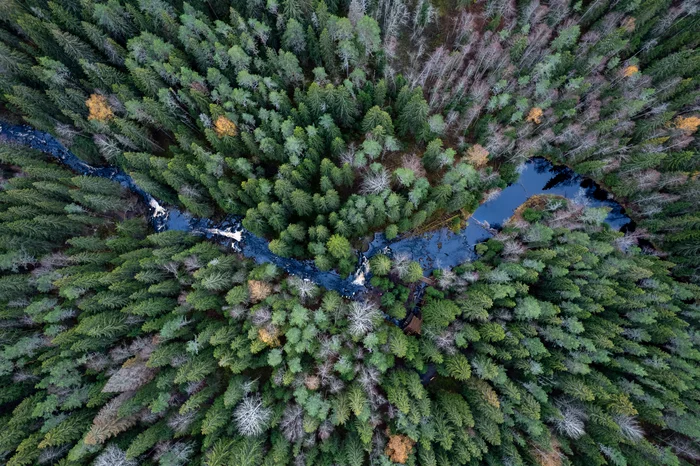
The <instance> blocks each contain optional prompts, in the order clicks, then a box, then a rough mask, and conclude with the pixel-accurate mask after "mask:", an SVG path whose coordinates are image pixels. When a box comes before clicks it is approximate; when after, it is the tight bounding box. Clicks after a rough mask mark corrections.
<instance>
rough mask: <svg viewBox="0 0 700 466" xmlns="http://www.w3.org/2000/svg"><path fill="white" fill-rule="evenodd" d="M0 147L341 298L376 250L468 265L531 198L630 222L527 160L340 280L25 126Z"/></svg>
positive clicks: (559, 174) (596, 190)
mask: <svg viewBox="0 0 700 466" xmlns="http://www.w3.org/2000/svg"><path fill="white" fill-rule="evenodd" d="M0 143H10V144H18V145H23V146H27V147H30V148H32V149H38V150H40V151H42V152H45V153H47V154H49V155H51V156H53V157H54V158H55V159H57V160H58V161H59V162H61V163H62V164H64V165H66V166H67V167H68V168H70V169H71V170H73V171H75V172H77V173H79V174H81V175H88V176H99V177H102V178H109V179H112V180H114V181H117V182H119V183H120V184H121V185H122V186H124V187H125V188H126V189H129V190H130V191H132V192H134V193H135V194H137V195H138V196H139V197H140V198H141V199H142V200H143V201H144V202H145V203H146V204H147V205H148V206H149V209H150V212H151V216H152V225H153V228H154V229H155V230H156V231H166V230H182V231H190V232H193V233H196V234H203V235H205V236H207V237H208V238H211V239H215V240H217V241H219V242H220V243H222V244H225V245H226V246H230V247H231V248H233V249H234V250H235V251H238V252H241V253H242V254H244V255H245V256H247V257H250V258H251V259H254V260H255V261H256V262H258V263H263V262H270V263H273V264H275V265H277V266H278V267H281V268H283V269H284V270H286V271H287V272H288V273H290V274H293V275H297V276H300V277H302V278H305V279H308V280H312V281H314V282H315V283H317V284H318V285H320V286H322V287H324V288H326V289H331V290H336V291H338V292H339V293H341V294H342V295H344V296H347V297H352V296H354V295H357V294H358V293H360V292H362V291H364V290H365V289H366V288H365V280H366V278H367V277H366V276H367V273H368V265H367V260H368V258H370V257H372V256H373V255H374V254H377V253H378V252H381V251H390V252H391V253H393V254H402V255H404V256H407V257H408V258H410V259H411V260H415V261H418V262H419V263H420V264H421V266H422V267H423V269H424V270H426V271H427V272H429V271H430V270H432V269H435V268H443V267H453V266H456V265H459V264H461V263H463V262H465V261H466V260H469V259H471V258H474V257H475V253H474V246H475V245H476V244H477V243H478V242H480V241H483V240H485V239H488V238H489V237H490V236H491V235H492V233H491V232H490V228H488V226H490V227H498V226H499V225H500V224H501V223H502V222H503V221H505V220H506V219H507V218H509V217H510V216H511V215H512V214H513V212H514V211H515V209H517V208H518V207H519V206H520V205H521V204H522V203H523V202H525V201H526V200H527V199H528V198H530V197H531V196H534V195H537V194H555V195H560V196H563V197H566V198H567V199H571V200H574V201H576V202H579V203H585V204H586V205H588V206H590V207H610V208H611V211H610V213H609V214H608V217H607V219H606V222H607V223H608V224H610V226H611V227H613V228H615V229H620V228H622V227H623V226H625V225H627V224H628V223H629V222H630V221H631V220H630V219H629V217H627V216H626V215H625V214H624V209H623V208H622V206H621V205H620V204H618V203H617V202H615V201H613V200H611V199H610V196H609V194H608V193H607V192H606V191H604V190H602V189H600V187H598V186H597V185H596V184H595V183H593V182H592V181H591V180H590V179H586V178H583V177H581V176H579V175H577V174H575V173H574V172H573V171H572V170H570V169H568V168H566V167H555V166H553V165H552V164H551V163H549V162H548V161H546V160H545V159H543V158H534V159H532V160H530V161H528V162H527V163H526V164H525V165H524V166H523V167H522V170H521V174H520V178H519V180H518V182H517V183H514V184H512V185H510V186H508V187H507V188H505V189H504V190H503V191H502V192H501V193H500V194H499V196H498V197H497V198H495V199H493V200H490V201H488V202H485V203H483V204H481V205H480V206H479V208H478V209H477V210H476V211H475V212H474V213H473V214H472V216H471V218H470V219H469V222H468V225H467V226H466V228H464V229H462V230H461V231H459V232H457V233H454V232H452V231H450V230H449V229H447V228H442V229H439V230H436V231H431V232H428V233H426V234H422V235H416V236H408V237H399V238H397V239H394V240H387V239H386V238H385V237H384V235H383V234H381V233H378V234H376V235H375V237H374V240H373V241H372V242H371V243H370V245H369V249H368V250H367V251H366V252H364V253H360V261H359V264H358V268H357V270H356V272H355V273H354V274H351V275H350V276H349V277H348V278H343V277H341V276H340V275H339V274H338V273H336V272H333V271H329V272H325V271H321V270H319V269H318V268H316V267H315V266H314V263H313V261H311V260H298V259H291V258H285V257H280V256H278V255H275V254H273V253H272V252H271V251H270V250H269V248H268V241H267V240H266V239H264V238H260V237H258V236H255V235H253V234H252V233H250V232H248V231H247V230H246V229H245V228H243V226H242V225H241V218H240V217H237V216H229V217H227V218H226V219H224V220H223V221H221V222H215V221H213V220H210V219H205V218H195V217H192V216H191V215H189V214H188V213H186V212H183V211H181V210H179V209H178V208H177V207H175V206H166V205H163V204H161V203H160V202H158V200H157V199H155V198H154V197H153V196H151V195H150V194H148V193H147V192H145V191H144V190H143V189H141V188H140V187H139V186H138V185H137V184H136V183H135V182H134V180H133V179H132V178H131V176H129V175H128V174H126V173H124V172H123V171H121V170H120V169H118V168H115V167H93V166H91V165H88V164H86V163H85V162H83V161H82V160H80V159H79V158H78V157H77V156H76V155H75V154H73V153H72V152H70V151H69V150H68V149H67V148H65V147H64V146H63V145H62V144H61V143H60V142H59V141H58V140H56V139H55V138H54V137H53V136H51V135H50V134H48V133H44V132H42V131H38V130H35V129H33V128H31V127H29V126H26V125H10V124H5V123H2V122H0Z"/></svg>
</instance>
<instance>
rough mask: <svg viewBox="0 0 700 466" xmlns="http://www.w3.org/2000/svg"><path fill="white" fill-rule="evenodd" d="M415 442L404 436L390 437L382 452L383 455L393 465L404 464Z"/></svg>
mask: <svg viewBox="0 0 700 466" xmlns="http://www.w3.org/2000/svg"><path fill="white" fill-rule="evenodd" d="M415 443H416V442H414V441H413V440H411V439H410V438H409V437H407V436H405V435H400V434H397V435H390V436H389V443H388V444H387V446H386V449H385V450H384V453H386V455H387V456H388V457H389V459H390V460H391V461H393V462H394V463H400V464H405V463H406V460H408V455H409V454H410V453H411V451H412V450H413V445H414V444H415Z"/></svg>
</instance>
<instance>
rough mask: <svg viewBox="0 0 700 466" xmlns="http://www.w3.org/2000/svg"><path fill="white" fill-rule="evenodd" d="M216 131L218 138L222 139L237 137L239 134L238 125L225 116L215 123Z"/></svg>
mask: <svg viewBox="0 0 700 466" xmlns="http://www.w3.org/2000/svg"><path fill="white" fill-rule="evenodd" d="M214 131H216V134H217V136H219V137H220V138H222V137H224V136H235V135H237V134H238V128H237V127H236V124H235V123H234V122H232V121H231V120H229V119H228V118H226V117H225V116H223V115H221V116H219V118H217V119H216V122H215V123H214Z"/></svg>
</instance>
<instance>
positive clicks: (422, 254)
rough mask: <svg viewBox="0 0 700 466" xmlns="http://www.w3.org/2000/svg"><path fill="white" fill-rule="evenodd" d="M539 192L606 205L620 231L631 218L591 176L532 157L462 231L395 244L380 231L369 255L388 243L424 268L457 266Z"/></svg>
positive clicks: (611, 221)
mask: <svg viewBox="0 0 700 466" xmlns="http://www.w3.org/2000/svg"><path fill="white" fill-rule="evenodd" d="M536 194H557V195H560V196H563V197H566V198H567V199H572V200H575V201H576V202H578V203H583V204H585V205H587V206H589V207H608V208H610V209H611V210H610V213H609V214H608V217H607V218H606V219H605V221H606V223H608V224H609V225H610V226H611V227H612V228H614V229H616V230H619V229H621V228H622V227H623V226H625V225H627V224H629V223H630V222H631V220H630V218H629V217H627V216H626V215H625V214H624V209H623V208H622V206H621V205H620V204H618V203H617V202H615V201H613V200H612V199H610V198H609V195H608V193H607V191H604V190H602V189H600V188H599V187H598V186H597V185H596V184H595V183H593V182H592V181H591V180H590V179H586V178H583V177H581V176H579V175H577V174H575V173H574V172H573V171H572V170H571V169H569V168H566V167H555V166H553V165H552V164H551V163H549V162H548V161H547V160H545V159H543V158H534V159H531V160H529V161H528V162H527V163H526V164H525V166H524V167H523V170H522V172H521V174H520V178H519V180H518V182H517V183H514V184H513V185H511V186H508V187H507V188H506V189H504V190H503V191H502V192H501V193H500V195H499V196H498V197H497V198H496V199H494V200H491V201H489V202H486V203H484V204H482V205H481V206H479V208H478V209H477V210H476V211H475V212H474V214H473V215H472V217H471V218H470V219H469V223H468V225H467V227H466V228H464V229H462V230H461V231H460V232H459V233H453V232H452V231H450V230H449V229H447V228H443V229H441V230H438V231H432V232H429V233H426V234H424V235H420V236H414V237H409V238H404V239H399V240H398V241H394V242H391V243H389V242H387V241H386V239H385V238H384V235H383V234H377V235H376V236H375V239H374V241H372V243H371V244H370V247H369V249H368V251H367V253H366V254H367V255H368V256H372V255H374V254H375V253H376V252H377V251H378V250H380V249H382V248H384V247H386V246H387V245H389V246H390V248H391V251H392V252H393V253H394V254H397V253H398V254H405V255H408V256H409V257H411V259H413V260H416V261H418V262H419V263H420V264H421V266H422V267H423V269H424V270H426V271H430V270H433V269H436V268H446V267H454V266H457V265H459V264H462V263H464V262H465V261H467V260H469V259H473V258H474V257H475V253H474V245H475V244H477V243H479V242H480V241H484V240H486V239H488V238H489V237H491V233H489V231H488V229H487V228H485V227H486V226H488V225H490V226H491V227H492V228H498V227H499V226H500V225H501V224H502V223H503V222H504V221H506V220H507V219H508V218H509V217H510V216H511V215H513V212H514V211H515V209H517V208H518V207H519V206H520V205H521V204H522V203H523V202H525V201H526V200H527V199H528V198H529V197H531V196H534V195H536Z"/></svg>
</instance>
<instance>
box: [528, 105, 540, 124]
mask: <svg viewBox="0 0 700 466" xmlns="http://www.w3.org/2000/svg"><path fill="white" fill-rule="evenodd" d="M542 115H543V112H542V109H541V108H539V107H532V109H531V110H530V113H528V114H527V121H529V122H532V123H535V124H536V125H539V124H540V123H542Z"/></svg>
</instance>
